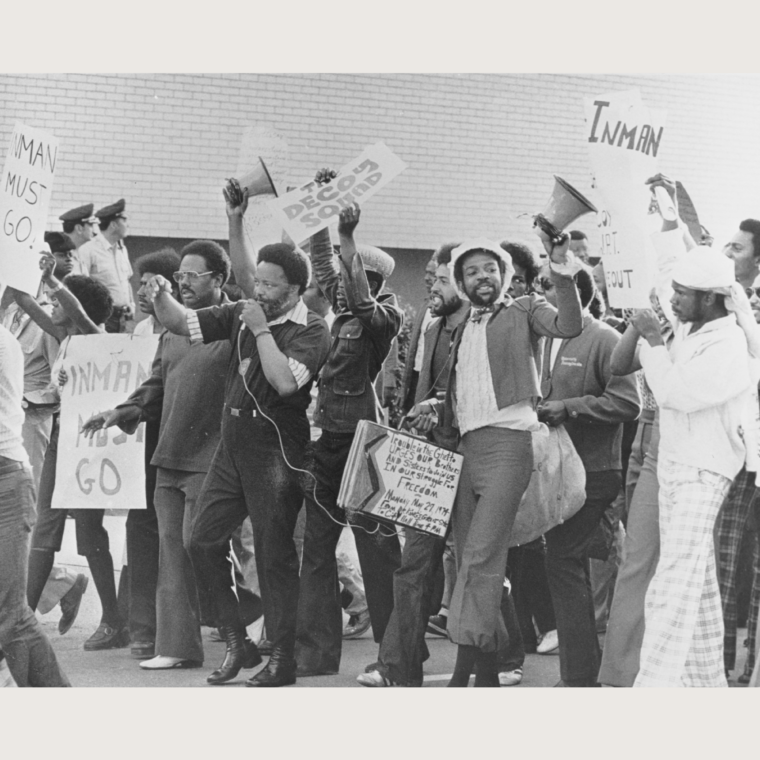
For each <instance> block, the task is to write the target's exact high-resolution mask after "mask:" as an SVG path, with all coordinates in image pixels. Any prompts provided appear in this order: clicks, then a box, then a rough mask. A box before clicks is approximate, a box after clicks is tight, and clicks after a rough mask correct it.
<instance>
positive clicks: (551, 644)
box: [536, 630, 559, 654]
mask: <svg viewBox="0 0 760 760" xmlns="http://www.w3.org/2000/svg"><path fill="white" fill-rule="evenodd" d="M557 649H559V638H558V636H557V631H556V630H554V631H547V633H545V634H544V635H543V636H541V638H540V639H539V642H538V646H537V647H536V653H537V654H551V653H552V652H555V651H556V650H557Z"/></svg>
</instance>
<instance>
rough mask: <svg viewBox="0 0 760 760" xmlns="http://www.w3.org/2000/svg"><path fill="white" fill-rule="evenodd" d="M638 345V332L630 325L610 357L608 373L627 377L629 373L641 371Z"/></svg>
mask: <svg viewBox="0 0 760 760" xmlns="http://www.w3.org/2000/svg"><path fill="white" fill-rule="evenodd" d="M638 344H639V331H638V330H637V329H636V328H635V327H634V326H633V325H632V324H629V325H628V327H626V329H625V332H624V333H623V337H622V338H621V339H620V341H619V342H618V344H617V345H616V346H615V348H614V349H613V351H612V356H611V357H610V372H611V373H612V374H613V375H629V374H630V373H631V372H635V371H636V370H637V369H641V362H640V361H639V352H638V350H637V348H638Z"/></svg>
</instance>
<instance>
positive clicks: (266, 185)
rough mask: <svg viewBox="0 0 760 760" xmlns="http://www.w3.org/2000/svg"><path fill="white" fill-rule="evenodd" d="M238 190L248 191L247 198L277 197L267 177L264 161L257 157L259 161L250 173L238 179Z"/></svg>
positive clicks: (267, 172) (270, 179) (269, 178)
mask: <svg viewBox="0 0 760 760" xmlns="http://www.w3.org/2000/svg"><path fill="white" fill-rule="evenodd" d="M238 182H239V183H240V189H241V190H242V189H247V190H248V197H249V198H252V197H253V196H254V195H274V196H275V197H277V190H276V188H275V186H274V182H272V178H271V177H270V176H269V170H268V169H267V165H266V164H265V163H264V159H263V158H262V157H261V156H259V160H258V162H257V163H256V165H255V166H254V167H253V169H251V171H250V172H248V173H247V174H245V175H244V176H242V177H240V178H239V179H238Z"/></svg>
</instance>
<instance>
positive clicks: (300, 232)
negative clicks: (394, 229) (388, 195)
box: [268, 143, 406, 243]
mask: <svg viewBox="0 0 760 760" xmlns="http://www.w3.org/2000/svg"><path fill="white" fill-rule="evenodd" d="M404 169H406V164H405V163H404V162H403V161H401V159H399V158H398V156H396V155H394V154H393V153H392V152H391V151H390V150H388V148H387V147H386V146H385V144H383V143H378V144H377V145H373V146H371V147H370V148H367V150H365V151H364V153H362V154H361V155H360V156H359V157H358V158H355V159H354V160H353V161H351V162H350V163H348V164H346V165H345V166H344V167H343V168H342V169H341V170H340V172H338V173H337V174H336V175H334V176H331V177H330V180H329V181H328V182H324V180H325V178H327V177H328V176H330V175H333V174H334V173H333V172H331V171H330V170H329V169H322V170H321V171H320V172H319V173H318V174H317V178H318V179H317V180H313V181H312V182H307V183H306V184H305V185H301V187H298V188H296V189H295V190H292V191H291V192H289V193H286V194H285V195H283V196H281V197H280V198H277V199H275V200H271V201H269V202H268V205H269V208H270V209H271V210H272V213H273V215H274V216H275V218H276V219H277V220H278V221H279V222H280V223H281V224H282V226H283V227H284V228H285V230H286V231H287V233H288V234H289V235H290V237H291V238H292V239H293V240H294V241H295V242H296V243H300V242H301V241H303V240H306V238H308V237H310V236H311V235H313V234H314V233H316V232H319V231H320V230H323V229H324V228H325V227H328V226H329V225H330V224H331V223H332V222H333V221H335V220H336V219H337V217H338V216H339V215H340V212H341V209H344V208H346V207H347V206H348V205H349V204H351V203H354V202H355V201H357V200H359V199H360V198H361V199H362V202H364V200H365V199H367V198H370V197H371V196H373V195H374V194H375V193H376V192H377V191H378V190H380V189H381V188H382V187H384V186H385V185H387V184H388V183H389V182H390V181H391V180H392V179H393V178H394V177H396V176H397V175H399V174H400V173H401V172H402V171H403V170H404Z"/></svg>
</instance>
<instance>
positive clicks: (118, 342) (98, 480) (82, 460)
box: [52, 333, 158, 509]
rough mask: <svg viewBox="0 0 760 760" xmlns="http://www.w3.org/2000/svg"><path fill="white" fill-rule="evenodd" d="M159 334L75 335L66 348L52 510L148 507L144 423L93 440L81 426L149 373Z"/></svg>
mask: <svg viewBox="0 0 760 760" xmlns="http://www.w3.org/2000/svg"><path fill="white" fill-rule="evenodd" d="M157 348H158V336H157V335H144V336H140V337H137V338H135V337H133V336H132V335H128V334H126V333H124V334H108V335H76V336H74V337H72V338H71V339H70V340H69V342H68V345H67V346H65V348H64V350H65V352H66V353H65V356H64V358H63V369H64V370H65V371H66V374H67V375H68V378H67V381H66V384H65V385H64V387H63V390H62V392H61V418H60V426H61V429H60V435H59V438H58V459H57V462H56V464H57V469H56V481H55V492H54V494H53V505H52V506H53V508H54V509H145V508H146V504H145V460H144V456H145V448H144V442H143V440H144V437H145V423H144V422H141V423H140V425H139V426H138V428H137V431H136V433H135V435H126V433H123V432H122V431H121V430H120V429H119V428H118V427H111V428H106V429H104V430H100V431H98V432H97V433H95V435H94V436H93V437H92V438H89V437H86V436H84V435H83V434H82V432H81V430H82V425H83V424H84V423H85V422H86V421H87V420H89V419H90V417H92V416H93V415H95V414H98V413H99V412H104V411H106V410H107V409H113V408H114V407H115V406H117V405H118V404H121V403H122V402H123V401H125V400H126V398H127V397H128V396H129V394H130V393H132V391H134V390H135V388H137V387H138V386H139V385H141V384H142V383H143V382H144V381H145V380H146V379H147V378H148V377H150V372H151V366H152V364H153V359H154V357H155V354H156V349H157Z"/></svg>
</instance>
